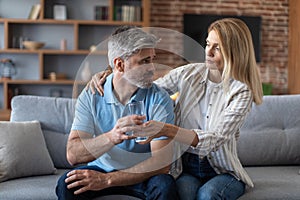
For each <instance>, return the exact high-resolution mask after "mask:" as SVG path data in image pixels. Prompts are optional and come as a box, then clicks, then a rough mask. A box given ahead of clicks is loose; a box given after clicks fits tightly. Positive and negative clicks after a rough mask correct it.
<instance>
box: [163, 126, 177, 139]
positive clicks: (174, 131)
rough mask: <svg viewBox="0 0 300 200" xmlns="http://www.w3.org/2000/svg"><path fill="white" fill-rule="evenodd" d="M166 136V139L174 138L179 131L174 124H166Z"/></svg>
mask: <svg viewBox="0 0 300 200" xmlns="http://www.w3.org/2000/svg"><path fill="white" fill-rule="evenodd" d="M165 126H166V133H167V134H166V136H167V137H168V138H172V139H173V138H174V137H175V136H176V134H177V132H178V130H179V127H178V126H175V125H174V124H166V125H165Z"/></svg>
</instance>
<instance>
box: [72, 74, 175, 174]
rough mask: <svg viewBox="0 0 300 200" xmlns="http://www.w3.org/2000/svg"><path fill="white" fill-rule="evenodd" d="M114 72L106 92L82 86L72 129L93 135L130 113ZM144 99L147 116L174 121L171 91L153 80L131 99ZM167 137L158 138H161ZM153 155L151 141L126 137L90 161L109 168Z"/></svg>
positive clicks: (169, 121)
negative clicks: (115, 87) (118, 95)
mask: <svg viewBox="0 0 300 200" xmlns="http://www.w3.org/2000/svg"><path fill="white" fill-rule="evenodd" d="M112 78H113V74H111V75H110V76H108V77H107V80H106V83H105V84H104V96H101V95H99V94H98V93H96V94H95V95H93V94H91V92H89V91H86V90H83V91H82V93H81V94H80V95H79V97H78V100H77V103H76V110H75V118H74V121H73V124H72V130H80V131H84V132H87V133H90V134H92V135H93V136H94V137H96V136H98V135H100V134H102V133H105V132H108V131H110V130H111V129H113V128H114V126H115V124H116V122H117V120H118V119H119V118H121V117H123V116H127V115H129V109H128V104H126V105H123V104H121V103H120V102H119V101H118V100H117V98H116V97H115V95H114V94H113V86H112ZM134 101H143V102H144V105H145V115H146V120H147V121H148V120H156V121H161V122H166V123H171V124H173V123H174V111H173V102H172V100H171V99H170V97H169V95H168V93H167V92H166V91H165V90H163V89H161V88H159V87H158V86H157V85H155V84H153V85H152V86H151V87H150V88H147V89H141V88H139V89H138V90H137V91H136V93H135V94H134V95H133V96H132V97H131V99H130V100H129V102H128V103H130V102H134ZM161 139H165V137H161V138H158V140H161ZM100 148H101V147H100ZM149 157H151V151H150V144H145V145H141V144H138V143H136V142H135V140H134V139H133V140H126V141H123V142H122V143H120V144H118V145H116V146H114V147H113V148H112V149H111V150H110V151H108V152H106V153H105V154H103V155H102V156H100V157H99V158H97V159H96V160H94V161H92V162H90V163H88V165H97V166H98V167H100V168H102V169H104V170H105V171H106V172H110V171H114V170H120V169H126V168H129V167H131V166H133V165H136V164H138V163H140V162H142V161H144V160H146V159H148V158H149Z"/></svg>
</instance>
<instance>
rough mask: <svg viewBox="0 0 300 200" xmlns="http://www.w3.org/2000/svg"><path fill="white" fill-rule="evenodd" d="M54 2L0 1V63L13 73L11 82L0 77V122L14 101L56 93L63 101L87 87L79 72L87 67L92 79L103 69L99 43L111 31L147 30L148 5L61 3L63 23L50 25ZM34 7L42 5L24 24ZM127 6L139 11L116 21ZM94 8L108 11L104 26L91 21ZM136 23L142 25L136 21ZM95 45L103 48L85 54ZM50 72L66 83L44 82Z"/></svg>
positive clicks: (107, 0)
mask: <svg viewBox="0 0 300 200" xmlns="http://www.w3.org/2000/svg"><path fill="white" fill-rule="evenodd" d="M59 2H60V0H26V1H19V0H10V1H7V0H0V5H1V6H0V16H1V17H2V18H0V59H11V60H12V61H13V62H14V64H15V67H16V69H17V74H15V75H14V76H12V79H1V75H0V110H4V111H1V112H0V119H2V116H4V118H7V116H8V113H10V101H11V98H12V96H14V95H18V94H30V95H41V96H52V95H53V93H51V90H54V91H55V90H56V91H61V94H62V96H63V97H73V95H74V94H76V95H77V94H79V93H80V91H81V89H82V88H84V86H85V85H86V82H83V81H77V80H80V78H82V77H83V73H82V67H85V66H86V65H87V64H88V66H89V67H90V72H89V73H90V74H94V73H96V72H98V71H99V70H100V69H99V66H107V65H108V63H107V50H106V49H107V45H106V43H102V42H106V41H107V38H108V37H109V35H110V34H111V33H112V31H113V30H114V29H115V28H117V27H118V26H121V25H134V26H138V27H146V26H149V24H150V1H148V0H131V1H117V0H91V1H83V0H72V1H64V3H65V5H66V7H67V19H66V20H55V19H54V13H53V7H54V5H55V4H59ZM36 4H40V5H41V10H40V16H39V17H37V19H27V18H28V16H29V13H30V11H31V8H32V6H33V5H36ZM127 5H129V6H138V7H139V8H138V9H140V10H136V11H137V13H136V14H137V15H136V16H135V17H133V18H130V20H132V21H125V18H115V15H114V14H116V13H115V11H116V8H117V7H122V6H123V7H124V6H127ZM96 6H100V7H101V6H105V7H108V16H107V18H106V19H105V20H104V19H102V18H99V19H100V20H98V18H97V17H96V16H98V17H99V15H96V14H99V13H96ZM78 8H80V12H78ZM123 11H124V10H122V12H123ZM138 11H140V12H138ZM94 14H95V15H94ZM127 14H128V13H127ZM101 16H102V15H101ZM96 18H97V20H94V19H96ZM114 19H119V20H114ZM139 19H141V21H135V20H139ZM121 20H124V21H121ZM126 20H127V18H126ZM24 40H32V41H41V42H45V46H44V47H43V48H41V49H38V50H28V49H23V48H22V45H20V44H21V42H22V41H24ZM98 44H100V45H104V46H100V45H99V46H98V49H99V51H90V48H91V47H93V46H97V45H98ZM100 47H101V48H100ZM100 50H101V51H100ZM0 70H1V69H0ZM52 72H54V73H56V74H64V75H65V76H64V77H66V79H57V80H54V81H53V80H50V79H48V77H49V74H50V73H52ZM0 73H1V72H0ZM83 80H84V79H83ZM15 90H16V91H17V92H16V91H15ZM12 93H13V94H12ZM56 94H59V92H58V93H57V92H56Z"/></svg>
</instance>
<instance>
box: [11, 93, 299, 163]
mask: <svg viewBox="0 0 300 200" xmlns="http://www.w3.org/2000/svg"><path fill="white" fill-rule="evenodd" d="M74 106H75V100H74V99H69V98H56V97H41V96H30V95H20V96H15V97H14V98H13V100H12V113H11V121H31V120H38V121H40V123H41V127H42V130H43V133H44V137H45V140H46V144H47V147H48V150H49V153H50V155H51V157H52V160H53V162H54V165H55V167H57V168H66V167H67V168H69V167H71V166H70V165H69V163H68V162H67V160H66V143H67V139H68V134H69V132H70V129H71V125H72V121H73V117H74ZM299 115H300V95H281V96H276V95H273V96H264V101H263V103H262V104H261V105H259V106H257V105H253V107H252V109H251V111H250V113H249V114H248V116H247V118H246V121H245V123H244V125H243V126H242V127H241V131H240V138H239V141H238V154H239V158H240V160H241V162H242V164H243V165H245V166H255V165H290V164H295V165H296V164H298V165H299V164H300V116H299Z"/></svg>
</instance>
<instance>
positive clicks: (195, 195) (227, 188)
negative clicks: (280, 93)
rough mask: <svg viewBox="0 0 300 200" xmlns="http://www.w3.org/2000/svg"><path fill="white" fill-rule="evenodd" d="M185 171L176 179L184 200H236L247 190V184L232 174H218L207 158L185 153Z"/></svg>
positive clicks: (183, 161)
mask: <svg viewBox="0 0 300 200" xmlns="http://www.w3.org/2000/svg"><path fill="white" fill-rule="evenodd" d="M182 163H183V173H182V174H181V175H180V177H179V178H178V179H177V181H176V185H177V191H178V193H179V196H180V199H182V200H195V199H197V200H208V199H224V200H225V199H227V200H234V199H237V198H238V197H240V196H241V195H243V194H244V192H245V184H244V183H243V182H242V181H238V180H237V179H236V178H235V177H234V176H232V175H230V174H228V173H227V174H217V173H216V172H215V171H214V169H213V168H212V167H211V166H210V164H209V162H208V160H207V158H206V157H205V158H203V159H202V160H201V159H200V158H199V156H198V155H195V154H191V153H185V154H184V155H183V156H182Z"/></svg>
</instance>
